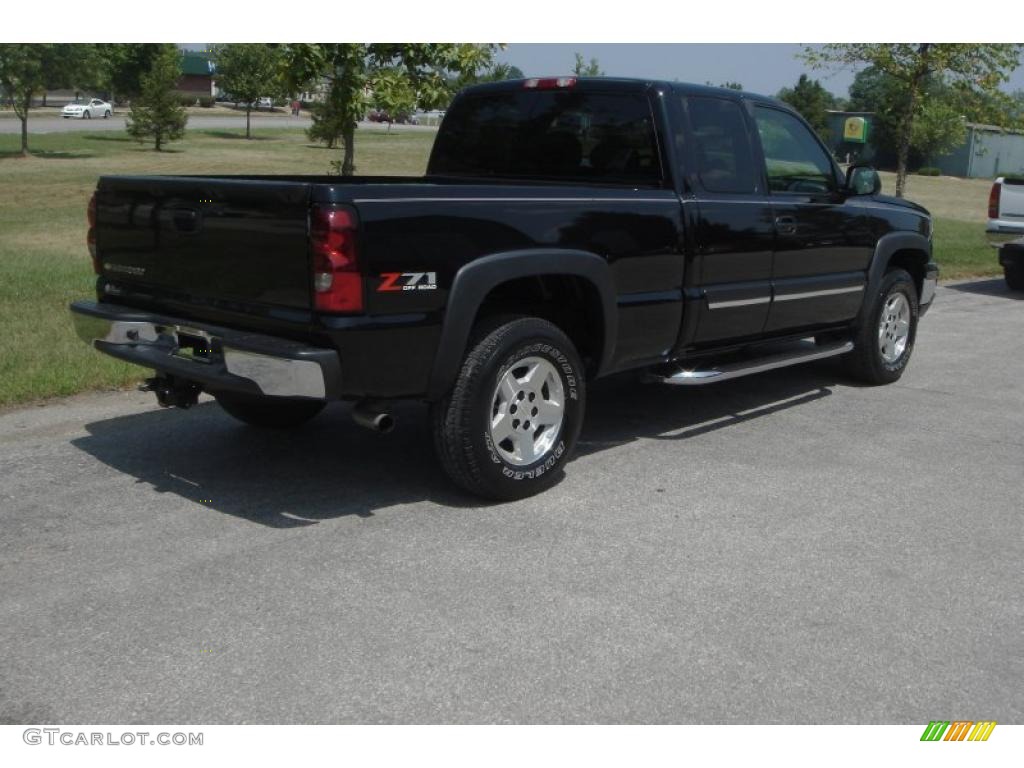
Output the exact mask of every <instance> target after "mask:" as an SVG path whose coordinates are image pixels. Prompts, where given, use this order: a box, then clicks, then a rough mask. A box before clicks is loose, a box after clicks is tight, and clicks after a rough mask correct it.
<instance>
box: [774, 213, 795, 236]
mask: <svg viewBox="0 0 1024 768" xmlns="http://www.w3.org/2000/svg"><path fill="white" fill-rule="evenodd" d="M775 229H776V231H778V233H779V234H781V235H792V234H794V233H795V232H796V217H794V216H779V217H777V218H776V219H775Z"/></svg>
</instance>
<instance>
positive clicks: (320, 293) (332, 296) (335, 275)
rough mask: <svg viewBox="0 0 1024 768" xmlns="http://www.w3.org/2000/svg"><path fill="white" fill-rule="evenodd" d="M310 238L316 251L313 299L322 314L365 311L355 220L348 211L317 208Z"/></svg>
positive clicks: (312, 220) (310, 226)
mask: <svg viewBox="0 0 1024 768" xmlns="http://www.w3.org/2000/svg"><path fill="white" fill-rule="evenodd" d="M309 237H310V243H311V247H312V249H313V297H314V305H315V306H316V309H317V310H319V311H321V312H362V311H363V279H362V275H360V274H359V264H358V261H357V259H356V217H355V213H354V212H352V211H350V210H348V209H346V208H335V207H332V206H326V205H314V206H313V208H312V210H311V212H310V222H309Z"/></svg>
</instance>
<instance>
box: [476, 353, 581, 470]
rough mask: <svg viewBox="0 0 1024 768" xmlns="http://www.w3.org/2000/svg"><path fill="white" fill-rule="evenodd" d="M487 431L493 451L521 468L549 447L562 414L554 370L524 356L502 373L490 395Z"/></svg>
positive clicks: (559, 381)
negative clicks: (491, 395) (492, 394)
mask: <svg viewBox="0 0 1024 768" xmlns="http://www.w3.org/2000/svg"><path fill="white" fill-rule="evenodd" d="M490 417H491V420H490V426H489V432H490V436H491V441H492V442H493V443H494V448H495V450H497V451H498V453H499V454H500V455H501V458H503V459H504V460H505V461H507V462H508V463H509V464H512V465H513V466H517V467H524V466H526V465H527V464H533V463H534V462H535V461H537V460H538V459H542V458H543V457H544V456H545V455H546V454H547V453H548V451H550V450H551V448H552V446H553V445H554V444H555V441H556V440H557V439H558V433H559V431H561V428H562V420H563V419H564V417H565V389H564V387H563V386H562V377H561V376H560V375H559V373H558V370H557V369H556V368H555V366H554V365H553V364H552V363H550V362H549V361H547V360H545V359H544V358H541V357H525V358H523V359H522V360H520V361H519V362H517V363H516V364H515V365H513V366H512V367H511V368H509V369H508V371H506V372H505V374H504V375H503V376H502V377H501V378H500V379H499V380H498V386H497V387H496V388H495V390H494V396H493V397H492V398H491V414H490Z"/></svg>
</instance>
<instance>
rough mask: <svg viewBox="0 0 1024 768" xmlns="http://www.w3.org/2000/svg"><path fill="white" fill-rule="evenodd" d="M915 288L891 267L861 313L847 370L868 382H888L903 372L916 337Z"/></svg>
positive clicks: (916, 311) (902, 272) (901, 270)
mask: <svg viewBox="0 0 1024 768" xmlns="http://www.w3.org/2000/svg"><path fill="white" fill-rule="evenodd" d="M917 319H918V306H917V288H916V287H915V286H914V280H913V278H912V277H911V276H910V274H909V273H907V271H906V270H903V269H893V270H891V271H889V272H887V273H886V274H885V276H884V277H883V278H882V284H881V285H880V286H879V288H878V291H877V292H876V294H875V296H874V297H873V299H872V300H871V303H870V305H869V306H868V308H867V310H866V311H865V312H864V316H863V319H862V320H861V325H860V328H858V330H857V335H856V336H855V337H854V348H853V351H852V352H850V354H849V355H848V356H847V361H848V364H849V367H850V372H851V373H852V374H853V375H854V376H856V377H857V378H858V379H860V380H861V381H864V382H866V383H868V384H891V383H892V382H894V381H896V380H897V379H899V378H900V376H902V375H903V371H904V370H906V367H907V363H909V362H910V355H911V353H912V352H913V350H914V340H915V338H916V336H917Z"/></svg>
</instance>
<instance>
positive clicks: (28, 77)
mask: <svg viewBox="0 0 1024 768" xmlns="http://www.w3.org/2000/svg"><path fill="white" fill-rule="evenodd" d="M93 61H94V59H93V48H92V46H90V45H72V44H66V43H31V44H30V43H5V44H0V86H3V90H4V91H5V92H6V93H7V96H8V98H10V99H11V101H12V103H13V104H14V113H15V115H17V117H18V119H19V120H21V154H22V156H23V157H27V156H28V155H29V148H28V117H29V108H30V107H31V106H32V97H33V96H35V95H36V94H39V93H44V92H46V91H47V90H54V89H57V88H69V87H71V86H72V85H74V84H75V81H76V79H78V78H82V79H86V78H89V77H91V76H92V75H91V69H92V66H93Z"/></svg>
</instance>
